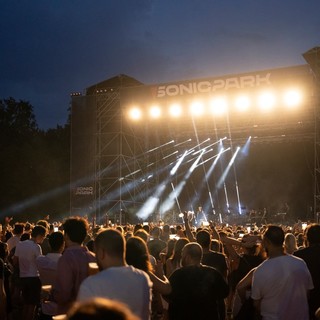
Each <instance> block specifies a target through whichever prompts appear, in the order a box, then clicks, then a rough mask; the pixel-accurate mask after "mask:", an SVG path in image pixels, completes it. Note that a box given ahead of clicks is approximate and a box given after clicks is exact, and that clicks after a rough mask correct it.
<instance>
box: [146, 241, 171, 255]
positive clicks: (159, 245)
mask: <svg viewBox="0 0 320 320" xmlns="http://www.w3.org/2000/svg"><path fill="white" fill-rule="evenodd" d="M166 247H167V244H166V243H165V242H164V241H162V240H160V239H154V240H150V241H149V242H148V250H149V253H150V254H151V255H152V256H154V257H155V258H156V259H157V260H159V259H160V257H159V254H160V252H161V251H162V250H163V249H164V248H166Z"/></svg>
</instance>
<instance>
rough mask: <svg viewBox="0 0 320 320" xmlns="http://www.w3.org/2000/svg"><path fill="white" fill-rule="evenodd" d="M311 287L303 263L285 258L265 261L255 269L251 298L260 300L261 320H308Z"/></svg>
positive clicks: (296, 259) (292, 258) (308, 273)
mask: <svg viewBox="0 0 320 320" xmlns="http://www.w3.org/2000/svg"><path fill="white" fill-rule="evenodd" d="M312 288H313V282H312V278H311V275H310V272H309V270H308V267H307V265H306V264H305V262H304V261H303V260H302V259H299V258H297V257H294V256H292V255H284V256H279V257H275V258H272V259H268V260H266V261H264V262H263V263H262V264H261V265H260V266H258V267H257V269H256V271H255V272H254V274H253V280H252V293H251V297H252V299H254V300H260V299H261V305H260V308H261V316H262V319H263V320H282V319H283V320H287V319H290V320H295V319H296V320H308V319H309V311H308V290H311V289H312Z"/></svg>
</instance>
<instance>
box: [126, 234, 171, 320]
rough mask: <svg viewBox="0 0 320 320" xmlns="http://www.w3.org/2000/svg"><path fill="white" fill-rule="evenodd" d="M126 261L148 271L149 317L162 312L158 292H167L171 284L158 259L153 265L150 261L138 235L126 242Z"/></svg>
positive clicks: (156, 315)
mask: <svg viewBox="0 0 320 320" xmlns="http://www.w3.org/2000/svg"><path fill="white" fill-rule="evenodd" d="M126 262H127V264H128V265H131V266H133V267H135V268H138V269H140V270H143V271H145V272H146V273H148V275H149V277H150V280H151V281H152V284H153V290H152V296H153V298H152V305H151V314H152V315H151V318H152V319H155V318H157V317H159V316H160V315H162V314H163V305H162V301H161V295H160V294H169V293H170V292H171V286H170V283H169V281H168V279H167V278H166V277H165V276H164V273H163V265H162V263H161V262H160V261H158V264H157V265H156V266H155V267H153V266H152V265H151V263H150V258H149V252H148V248H147V245H146V243H145V242H144V241H143V240H142V239H141V238H139V237H131V238H130V239H128V240H127V242H126Z"/></svg>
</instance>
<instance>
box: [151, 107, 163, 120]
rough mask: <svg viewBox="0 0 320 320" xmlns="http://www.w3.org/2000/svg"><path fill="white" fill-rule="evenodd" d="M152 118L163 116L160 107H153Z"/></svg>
mask: <svg viewBox="0 0 320 320" xmlns="http://www.w3.org/2000/svg"><path fill="white" fill-rule="evenodd" d="M149 114H150V117H151V118H154V119H156V118H159V117H160V116H161V109H160V108H159V107H158V106H152V107H151V108H150V110H149Z"/></svg>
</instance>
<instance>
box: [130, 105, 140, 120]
mask: <svg viewBox="0 0 320 320" xmlns="http://www.w3.org/2000/svg"><path fill="white" fill-rule="evenodd" d="M129 116H130V118H131V119H132V120H139V119H141V117H142V112H141V110H140V109H139V108H137V107H134V108H132V109H131V110H130V111H129Z"/></svg>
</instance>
